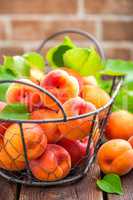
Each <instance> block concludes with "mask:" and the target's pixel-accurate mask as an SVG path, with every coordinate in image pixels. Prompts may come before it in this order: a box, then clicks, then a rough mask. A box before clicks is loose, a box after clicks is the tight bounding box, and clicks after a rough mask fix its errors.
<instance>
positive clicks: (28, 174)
mask: <svg viewBox="0 0 133 200" xmlns="http://www.w3.org/2000/svg"><path fill="white" fill-rule="evenodd" d="M66 33H67V34H68V33H74V34H79V35H81V36H83V37H85V38H86V39H87V40H89V41H91V42H92V43H93V44H94V45H95V46H96V47H97V50H98V52H99V54H100V56H101V57H102V59H104V58H105V57H104V52H103V50H102V48H101V46H100V45H99V43H98V42H97V40H96V39H95V38H94V37H93V36H92V35H90V34H89V33H87V32H84V31H80V30H63V31H60V32H57V33H55V34H53V35H51V36H49V37H48V38H47V39H45V40H44V41H43V42H42V44H41V45H40V47H39V48H38V49H37V52H39V53H41V50H42V48H43V47H44V45H45V44H46V43H47V42H48V41H49V40H51V39H53V38H54V37H55V36H58V35H62V34H66ZM111 80H112V85H111V88H110V92H109V94H110V96H111V98H110V100H109V102H108V103H107V104H106V105H104V106H103V107H101V108H99V109H97V110H95V111H92V112H89V113H85V114H81V115H77V116H72V117H68V116H67V114H66V112H65V110H64V109H63V107H62V104H61V103H60V102H59V100H58V99H57V98H56V97H55V96H54V95H52V94H51V93H50V92H48V91H47V90H45V89H44V88H42V87H40V86H38V85H35V84H34V85H33V84H31V83H25V82H23V81H17V80H13V81H12V80H0V84H7V83H17V84H21V85H26V86H28V87H31V88H34V89H36V90H38V91H40V92H42V93H44V95H48V96H49V97H50V98H51V99H52V100H53V101H54V102H55V103H56V104H57V106H58V107H59V109H60V111H61V112H62V118H58V119H45V120H14V119H12V120H11V119H10V120H3V119H0V122H1V123H3V122H4V123H16V124H18V125H19V128H20V133H21V142H22V144H23V151H24V159H25V165H26V166H25V170H22V171H20V172H17V171H15V172H12V171H8V170H5V169H0V175H1V176H2V177H4V178H5V179H7V180H9V181H12V182H15V183H19V184H24V185H29V186H57V185H63V184H65V185H66V184H72V183H74V182H76V181H78V180H80V179H81V178H83V177H84V176H85V175H86V174H87V172H88V170H89V169H90V166H91V164H92V163H93V161H94V159H95V157H96V154H97V151H98V149H99V147H100V145H101V143H102V141H103V134H104V129H105V125H106V122H107V119H108V116H109V114H110V112H111V108H112V105H113V103H114V100H115V97H116V96H117V94H118V92H119V89H120V87H121V85H122V83H123V77H120V76H119V77H113V78H112V79H111ZM103 112H104V117H103V118H102V119H99V120H98V118H99V116H100V115H101V114H102V113H103ZM80 119H84V120H86V121H87V120H89V121H90V122H91V124H90V128H89V131H88V143H87V149H86V155H85V156H84V157H83V158H82V160H80V162H79V163H77V164H76V165H75V166H74V167H73V168H72V169H71V171H70V173H69V175H68V176H66V177H65V178H64V179H61V180H57V181H50V182H49V181H39V180H37V179H36V178H35V177H34V176H33V174H32V171H31V168H30V165H29V160H28V155H27V149H26V143H25V138H24V131H23V125H24V124H27V123H32V124H46V123H68V122H71V121H75V123H76V120H80ZM97 133H99V135H98V137H97ZM94 138H95V141H94ZM9 142H10V141H9ZM11 145H12V144H11ZM92 145H93V152H91V147H92ZM1 150H2V149H1ZM15 159H17V158H15ZM15 159H14V162H15ZM0 162H2V160H0Z"/></svg>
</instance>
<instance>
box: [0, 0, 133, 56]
mask: <svg viewBox="0 0 133 200" xmlns="http://www.w3.org/2000/svg"><path fill="white" fill-rule="evenodd" d="M64 28H81V29H84V30H86V31H88V32H90V33H92V34H94V35H95V36H96V38H97V39H98V40H99V41H100V42H101V44H102V45H103V47H104V49H105V52H106V55H107V57H108V58H123V59H133V0H11V1H9V0H0V56H1V55H3V54H13V55H14V54H16V53H17V54H20V53H22V52H24V51H28V50H31V49H35V48H36V47H37V46H38V45H39V44H40V41H41V40H42V39H43V38H44V37H45V36H48V35H49V34H51V33H53V32H55V31H58V30H60V29H64ZM80 42H81V43H82V45H87V43H86V41H84V40H80ZM53 43H54V42H53ZM53 43H50V44H49V45H52V44H53Z"/></svg>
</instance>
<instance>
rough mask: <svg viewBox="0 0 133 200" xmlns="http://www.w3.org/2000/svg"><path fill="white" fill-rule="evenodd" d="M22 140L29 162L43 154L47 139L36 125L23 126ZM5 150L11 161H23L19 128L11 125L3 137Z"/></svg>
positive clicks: (16, 125)
mask: <svg viewBox="0 0 133 200" xmlns="http://www.w3.org/2000/svg"><path fill="white" fill-rule="evenodd" d="M22 126H23V133H24V140H25V144H26V150H27V156H28V159H29V160H32V159H36V158H38V157H39V156H41V155H42V154H43V152H44V151H45V149H46V146H47V137H46V136H45V134H44V131H43V130H42V128H41V127H40V126H39V125H38V124H23V125H22ZM4 145H5V150H6V151H7V152H8V153H9V154H10V155H11V157H12V158H13V159H17V160H18V161H25V158H24V149H23V143H22V138H21V132H20V127H19V125H18V124H12V125H11V126H10V127H9V128H8V129H7V130H6V132H5V135H4Z"/></svg>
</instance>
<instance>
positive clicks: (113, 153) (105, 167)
mask: <svg viewBox="0 0 133 200" xmlns="http://www.w3.org/2000/svg"><path fill="white" fill-rule="evenodd" d="M97 159H98V164H99V166H100V169H101V170H102V171H103V172H104V173H105V174H108V173H116V174H118V175H124V174H126V173H128V172H129V171H130V170H131V169H132V168H133V149H132V147H131V145H130V144H129V142H127V141H126V140H122V139H112V140H110V141H108V142H106V143H104V144H103V145H102V146H101V147H100V149H99V151H98V154H97Z"/></svg>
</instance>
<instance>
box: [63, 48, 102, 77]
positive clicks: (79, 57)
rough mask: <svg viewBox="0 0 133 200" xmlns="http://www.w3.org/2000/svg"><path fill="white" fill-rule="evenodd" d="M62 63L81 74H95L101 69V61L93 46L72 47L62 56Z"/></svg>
mask: <svg viewBox="0 0 133 200" xmlns="http://www.w3.org/2000/svg"><path fill="white" fill-rule="evenodd" d="M63 59H64V64H65V66H67V67H70V68H72V69H74V70H76V71H78V72H79V73H80V74H81V75H82V76H88V75H96V74H97V73H98V72H99V71H100V70H102V69H103V66H102V61H101V58H100V56H99V55H98V53H97V52H96V51H95V49H94V48H73V49H70V50H68V51H67V52H66V53H65V54H64V56H63Z"/></svg>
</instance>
